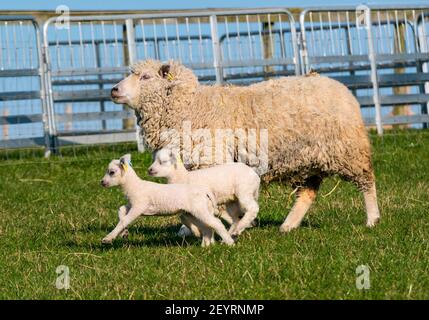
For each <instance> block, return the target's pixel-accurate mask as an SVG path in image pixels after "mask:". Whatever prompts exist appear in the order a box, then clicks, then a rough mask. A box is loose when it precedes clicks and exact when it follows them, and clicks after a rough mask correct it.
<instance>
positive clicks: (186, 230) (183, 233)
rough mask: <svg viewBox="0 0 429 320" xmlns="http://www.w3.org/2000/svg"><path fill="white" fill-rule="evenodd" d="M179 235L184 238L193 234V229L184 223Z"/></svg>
mask: <svg viewBox="0 0 429 320" xmlns="http://www.w3.org/2000/svg"><path fill="white" fill-rule="evenodd" d="M177 235H178V236H179V237H182V238H184V237H189V236H191V235H192V231H191V230H190V229H189V228H188V227H187V226H185V225H183V226H181V227H180V229H179V232H177Z"/></svg>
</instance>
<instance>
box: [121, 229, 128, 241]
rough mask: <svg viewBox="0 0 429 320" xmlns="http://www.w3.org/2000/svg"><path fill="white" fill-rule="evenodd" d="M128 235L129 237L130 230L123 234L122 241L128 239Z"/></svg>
mask: <svg viewBox="0 0 429 320" xmlns="http://www.w3.org/2000/svg"><path fill="white" fill-rule="evenodd" d="M128 235H129V232H128V230H125V231H124V232H122V233H121V238H122V239H128Z"/></svg>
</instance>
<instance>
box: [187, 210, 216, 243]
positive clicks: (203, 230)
mask: <svg viewBox="0 0 429 320" xmlns="http://www.w3.org/2000/svg"><path fill="white" fill-rule="evenodd" d="M180 218H181V219H182V221H183V223H184V224H185V225H191V226H193V227H195V228H196V230H197V231H198V233H199V236H202V242H201V246H203V247H208V246H210V245H211V244H212V243H214V234H213V230H212V229H211V228H209V227H208V226H206V225H204V224H203V223H201V222H200V221H199V220H198V219H196V218H195V217H193V216H192V215H190V214H189V213H184V214H182V215H181V217H180ZM199 236H198V237H199Z"/></svg>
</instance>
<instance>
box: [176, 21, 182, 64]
mask: <svg viewBox="0 0 429 320" xmlns="http://www.w3.org/2000/svg"><path fill="white" fill-rule="evenodd" d="M175 21H176V40H177V48H178V53H179V60H180V61H182V45H181V43H180V35H179V34H180V32H179V23H178V21H177V19H175Z"/></svg>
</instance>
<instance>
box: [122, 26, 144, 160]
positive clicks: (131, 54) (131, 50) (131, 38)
mask: <svg viewBox="0 0 429 320" xmlns="http://www.w3.org/2000/svg"><path fill="white" fill-rule="evenodd" d="M125 28H126V30H127V48H128V62H129V64H133V63H135V62H136V59H137V54H136V36H135V28H134V20H133V19H126V20H125ZM136 142H137V150H138V151H139V152H144V144H143V137H142V136H141V135H140V128H139V127H138V126H136Z"/></svg>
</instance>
